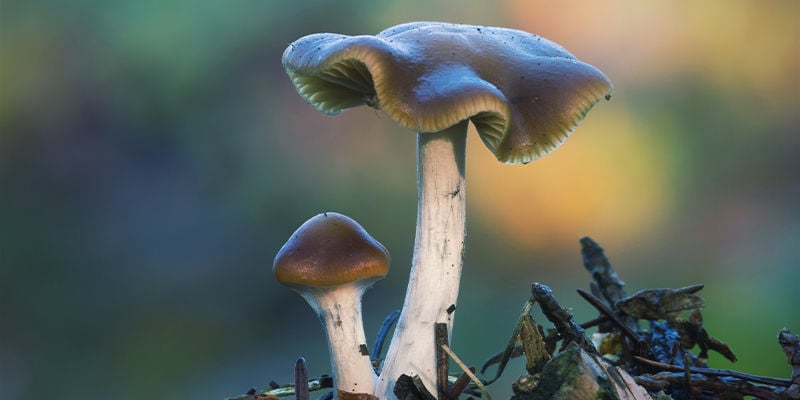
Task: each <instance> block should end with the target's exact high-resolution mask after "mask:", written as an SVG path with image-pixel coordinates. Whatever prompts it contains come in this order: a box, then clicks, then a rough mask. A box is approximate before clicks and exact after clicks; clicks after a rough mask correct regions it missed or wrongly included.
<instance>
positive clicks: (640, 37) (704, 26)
mask: <svg viewBox="0 0 800 400" xmlns="http://www.w3.org/2000/svg"><path fill="white" fill-rule="evenodd" d="M505 6H506V7H507V11H506V14H507V16H508V18H509V21H510V22H511V25H512V26H515V27H517V28H519V29H523V30H528V31H530V32H533V33H537V34H540V35H542V36H545V37H550V38H557V40H556V41H557V42H558V43H560V44H562V45H563V46H565V47H566V48H567V49H569V50H570V51H571V52H573V53H574V54H576V55H577V56H578V58H581V59H583V60H585V61H588V62H590V63H595V64H600V65H602V66H603V67H604V71H606V72H607V73H608V74H609V76H610V77H611V79H612V81H614V82H616V83H618V84H619V83H621V82H623V80H624V81H625V82H642V81H648V82H650V83H653V82H655V81H657V80H664V79H667V80H670V79H675V78H679V77H681V76H685V75H700V76H702V77H703V78H705V79H708V80H709V81H711V82H715V83H716V84H718V85H720V86H723V87H726V88H729V89H733V90H735V91H736V92H740V93H748V94H757V95H759V96H760V97H761V99H759V100H771V101H773V102H778V101H785V100H787V99H789V98H795V99H796V98H797V96H798V92H800V79H799V78H798V76H797V71H798V70H800V51H798V49H800V28H798V26H800V23H799V21H798V20H797V16H798V15H800V14H798V13H800V2H798V1H792V0H778V1H756V0H747V1H723V0H714V1H691V0H681V1H652V2H651V1H648V2H631V1H625V0H613V1H603V2H586V1H580V0H566V1H559V2H546V1H529V0H510V1H508V2H507V3H505Z"/></svg>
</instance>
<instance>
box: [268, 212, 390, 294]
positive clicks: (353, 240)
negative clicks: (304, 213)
mask: <svg viewBox="0 0 800 400" xmlns="http://www.w3.org/2000/svg"><path fill="white" fill-rule="evenodd" d="M389 261H390V257H389V252H388V251H387V250H386V248H385V247H383V245H382V244H380V243H379V242H378V241H377V240H375V239H374V238H373V237H372V236H370V235H369V233H367V231H366V230H364V228H362V227H361V225H359V224H358V222H356V221H354V220H353V219H351V218H349V217H347V216H345V215H342V214H339V213H334V212H327V213H322V214H319V215H316V216H314V217H313V218H311V219H309V220H308V221H306V222H305V223H303V225H301V226H300V227H299V228H297V231H295V232H294V234H292V236H291V237H290V238H289V240H288V241H287V242H286V244H284V245H283V247H281V249H280V250H279V251H278V254H277V255H276V256H275V262H274V263H273V266H272V271H273V273H274V274H275V278H276V279H277V280H278V282H280V283H282V284H284V285H287V286H290V287H294V288H297V287H307V286H308V287H330V286H338V285H343V284H346V283H350V282H354V281H359V280H372V281H374V280H377V279H380V278H382V277H384V276H386V274H387V273H388V272H389Z"/></svg>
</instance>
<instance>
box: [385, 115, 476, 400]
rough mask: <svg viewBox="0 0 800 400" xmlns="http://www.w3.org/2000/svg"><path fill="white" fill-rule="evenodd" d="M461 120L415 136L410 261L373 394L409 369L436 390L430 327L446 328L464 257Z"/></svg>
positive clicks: (464, 126) (464, 125)
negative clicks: (414, 221)
mask: <svg viewBox="0 0 800 400" xmlns="http://www.w3.org/2000/svg"><path fill="white" fill-rule="evenodd" d="M466 141H467V121H462V122H460V123H458V124H456V125H453V126H452V127H450V128H448V129H445V130H444V131H442V132H438V133H423V134H418V136H417V147H418V153H417V188H418V190H419V197H418V213H417V228H416V231H417V233H416V238H415V242H414V258H413V260H412V266H411V277H410V278H409V282H408V288H407V290H406V299H405V303H404V304H403V312H402V313H401V314H400V319H399V320H398V322H397V327H396V328H395V333H394V337H393V338H392V342H391V344H390V345H389V350H388V352H387V354H386V360H385V361H384V364H383V370H382V371H381V375H380V378H379V382H378V391H377V393H378V394H379V395H381V394H383V395H384V396H386V395H387V393H391V392H390V391H391V390H392V388H393V386H394V382H395V381H397V378H399V377H400V375H402V374H403V373H407V372H409V366H414V368H413V372H414V373H415V374H417V375H418V376H419V377H420V379H421V380H422V382H423V383H424V384H425V386H426V387H427V388H430V389H433V388H435V387H436V368H435V366H436V360H435V352H434V353H431V349H435V342H434V334H433V332H434V331H433V330H434V325H435V324H436V323H447V326H448V329H452V326H453V324H452V320H453V317H454V315H455V314H454V313H453V311H454V310H455V305H456V300H457V298H458V288H459V282H460V280H461V266H462V258H463V253H464V236H465V232H466V230H465V219H466V201H465V197H464V195H465V189H466V188H465V183H466V179H465V174H464V158H465V152H466Z"/></svg>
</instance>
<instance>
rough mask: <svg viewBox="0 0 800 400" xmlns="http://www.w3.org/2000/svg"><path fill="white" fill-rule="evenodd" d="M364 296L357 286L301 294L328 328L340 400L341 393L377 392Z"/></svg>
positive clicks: (332, 369) (326, 330)
mask: <svg viewBox="0 0 800 400" xmlns="http://www.w3.org/2000/svg"><path fill="white" fill-rule="evenodd" d="M363 293H364V288H363V287H361V286H360V285H357V284H345V285H341V286H338V287H335V288H332V289H327V288H323V289H316V290H312V292H301V293H300V295H301V296H302V297H303V298H304V299H305V300H306V302H308V304H309V305H310V306H311V308H313V309H314V311H316V313H317V316H319V319H320V321H321V322H322V326H323V327H324V328H325V335H326V337H327V339H328V350H329V352H330V357H331V371H332V373H333V379H334V386H335V387H336V390H337V392H339V393H340V394H339V396H338V398H340V399H341V398H342V397H343V396H342V395H341V393H342V392H344V393H370V394H371V393H372V392H373V391H374V390H375V380H376V379H377V376H376V375H375V371H374V370H373V369H372V362H371V361H370V359H369V353H366V352H365V351H364V350H365V349H366V348H367V347H366V343H367V339H366V336H365V335H364V324H363V322H362V316H361V296H362V294H363ZM365 353H366V354H365Z"/></svg>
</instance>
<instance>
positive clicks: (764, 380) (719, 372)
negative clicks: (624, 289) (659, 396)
mask: <svg viewBox="0 0 800 400" xmlns="http://www.w3.org/2000/svg"><path fill="white" fill-rule="evenodd" d="M633 359H634V360H636V361H638V362H640V363H642V364H645V365H649V366H651V367H656V368H658V369H661V370H664V371H671V372H680V373H683V372H685V368H684V367H682V366H679V365H671V364H664V363H660V362H658V361H653V360H648V359H646V358H644V357H639V356H633ZM689 371H690V372H691V373H693V374H701V375H708V376H720V377H725V376H728V377H733V378H738V379H743V380H746V381H750V382H756V383H761V384H765V385H772V386H780V387H789V385H791V384H792V382H791V381H790V380H788V379H781V378H771V377H768V376H758V375H750V374H745V373H743V372H737V371H731V370H727V369H714V368H698V367H689Z"/></svg>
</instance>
